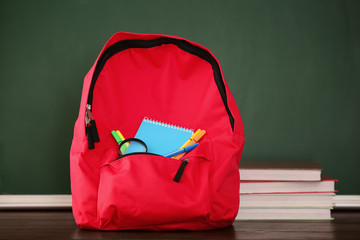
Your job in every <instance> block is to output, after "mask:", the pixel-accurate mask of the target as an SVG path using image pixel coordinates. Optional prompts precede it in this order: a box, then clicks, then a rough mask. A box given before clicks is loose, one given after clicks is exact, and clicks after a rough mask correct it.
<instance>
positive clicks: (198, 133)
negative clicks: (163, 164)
mask: <svg viewBox="0 0 360 240" xmlns="http://www.w3.org/2000/svg"><path fill="white" fill-rule="evenodd" d="M199 130H200V129H199ZM199 130H197V131H196V132H195V133H194V134H193V136H191V137H190V139H189V140H190V141H189V140H188V141H186V142H187V143H186V144H183V146H184V145H185V146H184V147H187V146H190V145H193V144H194V143H197V142H198V141H199V140H200V139H201V138H202V137H203V136H204V135H205V134H206V131H205V130H200V131H199ZM195 134H196V135H195ZM181 148H183V147H181ZM184 155H185V153H182V154H179V155H176V156H174V157H172V158H174V159H180V158H181V157H182V156H184Z"/></svg>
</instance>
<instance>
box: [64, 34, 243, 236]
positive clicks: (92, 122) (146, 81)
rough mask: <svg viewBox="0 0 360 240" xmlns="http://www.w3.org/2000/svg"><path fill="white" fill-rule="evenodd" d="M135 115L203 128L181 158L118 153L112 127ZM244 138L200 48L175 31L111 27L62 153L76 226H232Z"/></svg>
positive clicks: (135, 119) (211, 61) (130, 129)
mask: <svg viewBox="0 0 360 240" xmlns="http://www.w3.org/2000/svg"><path fill="white" fill-rule="evenodd" d="M144 117H149V118H153V119H156V120H159V121H162V122H169V123H171V124H174V125H180V126H184V127H187V128H191V129H200V128H201V129H205V130H206V134H205V135H204V137H203V138H202V139H201V140H200V141H199V144H198V146H197V147H196V148H195V149H194V150H192V151H190V152H188V153H187V154H186V155H185V156H186V163H187V164H184V160H181V159H180V160H177V159H173V158H168V157H164V156H159V155H154V154H148V153H137V154H129V155H124V156H122V157H121V158H119V145H118V143H117V142H116V141H115V140H114V138H113V136H112V135H111V131H112V130H116V129H118V130H120V131H121V132H122V134H123V135H124V136H125V137H126V138H133V137H134V136H135V134H136V132H137V130H138V128H139V126H140V124H141V122H142V120H143V119H144ZM243 146H244V130H243V125H242V121H241V117H240V113H239V110H238V108H237V106H236V103H235V100H234V98H233V96H232V94H231V92H230V90H229V88H228V86H227V84H226V82H225V80H224V77H223V74H222V71H221V68H220V65H219V63H218V61H217V60H216V58H215V57H214V55H213V54H212V53H211V52H210V51H209V50H208V49H206V48H204V47H203V46H201V45H199V44H197V43H194V42H191V41H188V40H185V39H182V38H179V37H173V36H165V35H153V34H134V33H116V34H115V35H114V36H113V37H112V38H111V39H110V40H109V41H108V42H107V43H106V45H105V47H104V48H103V50H102V51H101V53H100V55H99V57H98V59H97V60H96V62H95V64H94V66H93V67H92V68H91V69H90V71H89V72H88V74H87V75H86V76H85V79H84V85H83V92H82V98H81V104H80V111H79V116H78V119H77V121H76V123H75V129H74V137H73V141H72V146H71V151H70V168H71V191H72V206H73V214H74V217H75V221H76V224H77V225H79V226H80V227H81V228H87V229H101V230H121V229H149V230H170V229H187V230H202V229H212V228H220V227H225V226H228V225H231V224H232V223H233V222H234V219H235V217H236V214H237V211H238V209H239V171H238V165H239V162H240V157H241V153H242V149H243ZM185 166H186V168H185ZM180 168H183V169H182V176H181V179H180V181H174V176H175V175H176V174H177V173H178V172H179V169H180Z"/></svg>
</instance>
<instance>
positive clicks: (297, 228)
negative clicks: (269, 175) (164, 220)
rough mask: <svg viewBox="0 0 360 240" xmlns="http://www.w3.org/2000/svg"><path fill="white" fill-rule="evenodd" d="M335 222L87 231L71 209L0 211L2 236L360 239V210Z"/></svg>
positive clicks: (337, 215) (336, 214)
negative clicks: (201, 229) (164, 229)
mask: <svg viewBox="0 0 360 240" xmlns="http://www.w3.org/2000/svg"><path fill="white" fill-rule="evenodd" d="M332 216H333V217H335V220H333V221H236V222H235V223H234V225H233V226H230V227H227V228H224V229H218V230H211V231H194V232H193V231H172V232H171V231H169V232H152V231H118V232H116V231H114V232H102V231H87V230H81V229H79V228H78V227H77V226H76V225H75V223H74V220H73V216H72V213H71V212H70V211H0V239H38V240H40V239H49V240H52V239H194V240H195V239H196V240H199V239H221V240H227V239H277V240H279V239H287V240H288V239H317V240H319V239H344V240H346V239H360V211H356V210H353V211H350V210H346V211H345V210H343V211H340V210H336V211H333V213H332Z"/></svg>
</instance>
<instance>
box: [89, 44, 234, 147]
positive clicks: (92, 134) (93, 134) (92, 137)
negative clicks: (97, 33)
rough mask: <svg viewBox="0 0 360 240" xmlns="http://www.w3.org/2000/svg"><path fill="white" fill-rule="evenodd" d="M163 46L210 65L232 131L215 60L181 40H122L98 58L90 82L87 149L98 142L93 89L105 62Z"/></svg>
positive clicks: (232, 125) (230, 114)
mask: <svg viewBox="0 0 360 240" xmlns="http://www.w3.org/2000/svg"><path fill="white" fill-rule="evenodd" d="M163 44H174V45H176V46H177V47H179V48H180V49H182V50H183V51H185V52H188V53H190V54H193V55H195V56H198V57H200V58H201V59H203V60H205V61H207V62H208V63H210V64H211V66H212V68H213V72H214V79H215V83H216V86H217V87H218V90H219V93H220V95H221V99H222V101H223V103H224V106H225V109H226V112H227V114H228V116H229V122H230V126H231V129H232V131H234V117H233V115H232V113H231V111H230V108H229V105H228V102H227V96H226V89H225V84H224V81H223V79H222V75H221V71H220V66H219V64H218V63H217V61H216V59H215V58H214V57H213V56H212V55H211V54H210V53H209V52H208V51H206V50H204V49H202V48H200V47H197V46H194V45H192V44H191V43H189V42H187V41H185V40H182V39H176V38H169V37H161V38H157V39H152V40H138V39H129V40H122V41H118V42H116V43H114V44H113V45H111V46H109V47H108V48H107V49H106V50H105V51H104V52H103V54H101V56H100V57H99V60H98V62H97V64H96V66H95V70H94V74H93V77H92V80H91V84H90V89H89V95H88V101H87V109H86V114H85V126H86V133H87V136H88V142H89V149H93V148H95V146H94V142H99V141H100V139H99V135H98V132H97V129H96V123H95V119H94V118H93V117H92V113H91V110H92V102H93V93H94V87H95V84H96V81H97V79H98V77H99V75H100V72H101V70H102V69H103V68H104V66H105V64H106V62H107V60H109V59H110V58H111V57H112V56H114V55H115V54H116V53H119V52H121V51H124V50H126V49H129V48H152V47H156V46H160V45H163Z"/></svg>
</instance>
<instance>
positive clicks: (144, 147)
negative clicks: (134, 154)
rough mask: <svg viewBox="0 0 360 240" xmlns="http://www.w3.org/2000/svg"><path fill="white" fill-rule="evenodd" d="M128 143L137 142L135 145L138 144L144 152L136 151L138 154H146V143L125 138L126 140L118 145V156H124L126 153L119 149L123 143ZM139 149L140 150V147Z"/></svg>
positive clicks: (136, 139)
mask: <svg viewBox="0 0 360 240" xmlns="http://www.w3.org/2000/svg"><path fill="white" fill-rule="evenodd" d="M128 142H137V143H139V144H140V145H141V146H142V147H143V150H144V151H138V152H139V153H147V152H148V148H147V146H146V143H145V142H144V141H142V140H140V139H138V138H127V139H125V140H124V141H122V142H121V143H120V144H119V154H120V156H124V155H126V152H124V151H123V149H121V147H122V146H123V145H124V144H125V143H128ZM139 149H141V147H140V148H139Z"/></svg>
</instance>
